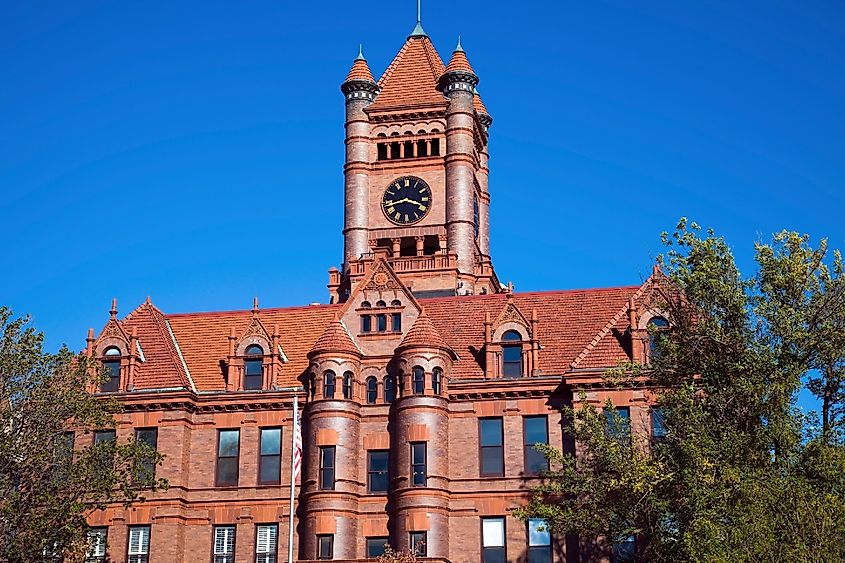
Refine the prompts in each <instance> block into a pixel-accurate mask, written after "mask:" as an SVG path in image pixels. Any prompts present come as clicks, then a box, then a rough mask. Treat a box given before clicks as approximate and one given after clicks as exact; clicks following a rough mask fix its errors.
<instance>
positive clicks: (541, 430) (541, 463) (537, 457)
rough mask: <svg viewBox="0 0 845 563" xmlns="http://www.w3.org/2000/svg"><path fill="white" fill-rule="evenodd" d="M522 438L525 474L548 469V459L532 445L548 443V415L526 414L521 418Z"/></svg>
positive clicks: (534, 473) (537, 472) (535, 473)
mask: <svg viewBox="0 0 845 563" xmlns="http://www.w3.org/2000/svg"><path fill="white" fill-rule="evenodd" d="M522 438H523V442H524V446H523V447H524V449H525V474H526V475H538V474H539V473H541V472H543V471H548V470H549V460H548V458H546V456H544V455H543V454H542V453H541V452H539V451H537V448H535V447H534V445H535V444H548V443H549V417H547V416H526V417H525V418H523V419H522Z"/></svg>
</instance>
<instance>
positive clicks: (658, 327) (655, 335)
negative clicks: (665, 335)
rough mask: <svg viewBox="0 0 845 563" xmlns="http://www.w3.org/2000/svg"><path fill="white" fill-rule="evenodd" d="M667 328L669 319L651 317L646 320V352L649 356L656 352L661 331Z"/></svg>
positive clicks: (653, 355)
mask: <svg viewBox="0 0 845 563" xmlns="http://www.w3.org/2000/svg"><path fill="white" fill-rule="evenodd" d="M668 328H669V321H667V320H666V319H664V318H663V317H653V318H652V319H651V320H649V321H648V353H649V358H653V357H655V355H656V354H657V346H658V343H659V342H660V338H661V337H662V334H661V333H662V332H663V331H665V330H666V329H668Z"/></svg>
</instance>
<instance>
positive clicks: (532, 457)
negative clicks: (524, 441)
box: [525, 446, 549, 475]
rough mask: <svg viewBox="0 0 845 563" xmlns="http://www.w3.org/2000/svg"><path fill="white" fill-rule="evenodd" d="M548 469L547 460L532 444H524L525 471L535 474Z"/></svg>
mask: <svg viewBox="0 0 845 563" xmlns="http://www.w3.org/2000/svg"><path fill="white" fill-rule="evenodd" d="M548 470H549V460H548V458H547V457H546V456H544V455H543V454H542V453H541V452H538V451H537V450H536V449H535V448H534V446H525V472H526V473H528V474H530V475H537V474H538V473H542V472H543V471H548Z"/></svg>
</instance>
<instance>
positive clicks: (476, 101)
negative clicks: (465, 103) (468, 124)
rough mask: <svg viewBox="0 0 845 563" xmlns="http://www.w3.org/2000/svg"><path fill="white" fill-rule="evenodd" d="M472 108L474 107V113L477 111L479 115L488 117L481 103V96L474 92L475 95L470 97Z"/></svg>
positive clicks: (488, 113)
mask: <svg viewBox="0 0 845 563" xmlns="http://www.w3.org/2000/svg"><path fill="white" fill-rule="evenodd" d="M472 107H474V108H475V111H477V112H478V113H479V114H485V115H490V112H489V111H487V108H486V107H484V102H482V101H481V96H480V95H479V94H478V92H476V93H475V95H474V96H473V97H472Z"/></svg>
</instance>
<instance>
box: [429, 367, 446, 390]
mask: <svg viewBox="0 0 845 563" xmlns="http://www.w3.org/2000/svg"><path fill="white" fill-rule="evenodd" d="M431 391H432V393H434V394H435V395H439V394H440V393H442V392H443V370H442V369H440V368H434V369H433V370H431Z"/></svg>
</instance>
